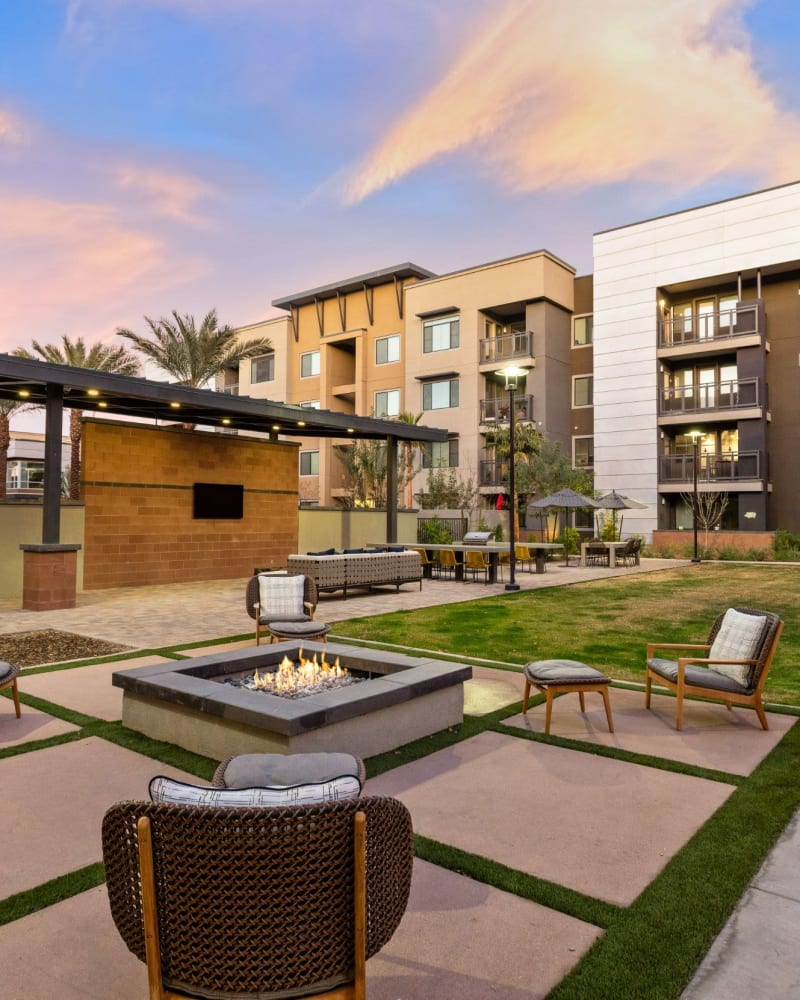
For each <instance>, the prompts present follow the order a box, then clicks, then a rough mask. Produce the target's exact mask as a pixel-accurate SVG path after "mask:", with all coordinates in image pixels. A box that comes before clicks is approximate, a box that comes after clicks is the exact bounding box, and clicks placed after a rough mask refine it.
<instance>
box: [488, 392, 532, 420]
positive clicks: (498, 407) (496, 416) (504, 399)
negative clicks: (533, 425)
mask: <svg viewBox="0 0 800 1000" xmlns="http://www.w3.org/2000/svg"><path fill="white" fill-rule="evenodd" d="M510 408H511V407H510V405H509V400H508V396H501V397H500V398H499V399H482V400H481V423H482V424H502V423H508V414H509V410H510ZM514 419H515V420H522V421H526V420H533V396H517V395H516V394H515V395H514Z"/></svg>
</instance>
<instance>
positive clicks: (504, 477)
mask: <svg viewBox="0 0 800 1000" xmlns="http://www.w3.org/2000/svg"><path fill="white" fill-rule="evenodd" d="M478 486H479V487H491V488H493V489H494V490H497V488H498V487H499V488H501V489H507V488H508V459H505V460H502V461H497V460H496V459H482V460H481V461H480V462H479V464H478Z"/></svg>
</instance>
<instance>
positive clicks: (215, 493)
mask: <svg viewBox="0 0 800 1000" xmlns="http://www.w3.org/2000/svg"><path fill="white" fill-rule="evenodd" d="M192 492H193V499H194V507H193V515H192V516H193V517H195V518H205V519H212V518H216V519H222V518H227V519H228V520H236V519H240V518H241V517H242V516H243V514H244V486H242V485H241V484H234V483H195V484H194V485H193V486H192Z"/></svg>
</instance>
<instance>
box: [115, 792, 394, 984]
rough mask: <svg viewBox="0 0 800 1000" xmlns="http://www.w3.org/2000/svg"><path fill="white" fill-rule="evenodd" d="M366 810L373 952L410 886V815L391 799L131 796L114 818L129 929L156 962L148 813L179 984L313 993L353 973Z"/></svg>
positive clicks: (132, 944) (121, 906)
mask: <svg viewBox="0 0 800 1000" xmlns="http://www.w3.org/2000/svg"><path fill="white" fill-rule="evenodd" d="M356 812H362V813H364V814H365V815H366V914H367V928H366V956H367V958H368V957H369V956H371V955H374V954H375V953H376V952H377V951H378V950H379V949H380V948H382V947H383V945H385V944H386V942H387V941H388V940H389V939H390V938H391V936H392V934H393V933H394V931H395V930H396V928H397V926H398V924H399V923H400V920H401V918H402V916H403V913H404V912H405V908H406V905H407V902H408V893H409V889H410V885H411V865H412V859H413V835H412V828H411V817H410V815H409V813H408V810H407V809H406V807H405V806H404V805H403V804H402V803H401V802H399V801H398V800H397V799H391V798H384V797H372V798H370V797H366V798H359V799H352V800H347V801H343V802H329V803H324V804H320V805H313V806H293V807H290V808H285V809H280V808H265V809H235V808H213V807H202V806H200V807H198V806H176V805H155V804H153V803H149V802H121V803H118V804H117V805H114V806H112V807H111V809H109V811H108V812H107V813H106V815H105V817H104V819H103V860H104V862H105V867H106V880H107V887H108V896H109V902H110V905H111V914H112V917H113V919H114V923H115V924H116V926H117V930H118V931H119V933H120V935H121V936H122V938H123V940H124V941H125V944H126V945H127V946H128V948H129V949H130V951H132V952H133V954H134V955H136V957H137V958H139V959H141V960H142V961H145V960H146V954H145V941H144V932H143V926H142V919H143V914H142V899H141V881H140V873H139V858H138V836H137V823H138V821H139V818H140V817H143V816H146V817H148V818H149V820H150V823H151V828H152V840H153V856H154V866H155V888H156V899H157V912H158V920H159V928H160V935H159V936H160V944H161V961H162V972H163V981H164V983H165V984H167V986H168V987H170V988H173V989H180V988H183V989H185V990H186V991H187V992H189V993H190V995H191V994H192V990H196V991H198V993H199V994H200V995H203V996H206V995H211V996H214V995H221V996H225V995H226V994H236V995H237V996H239V995H241V996H247V995H258V996H269V995H270V994H273V993H274V994H275V995H278V996H279V995H281V994H282V993H283V994H284V995H285V994H286V993H287V992H289V993H291V995H292V996H295V995H297V996H300V995H303V994H304V993H305V992H314V991H315V990H314V988H316V989H317V990H321V989H330V988H333V987H334V986H336V985H339V984H341V983H347V982H350V981H352V978H353V961H354V959H353V951H354V945H353V941H354V937H353V914H354V905H353V880H354V860H353V859H354V849H353V844H354V834H353V827H354V816H355V813H356ZM291 991H301V992H297V993H292V992H291Z"/></svg>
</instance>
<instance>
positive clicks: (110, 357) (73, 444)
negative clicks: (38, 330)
mask: <svg viewBox="0 0 800 1000" xmlns="http://www.w3.org/2000/svg"><path fill="white" fill-rule="evenodd" d="M32 343H33V353H32V352H31V351H28V350H26V349H25V348H24V347H20V348H19V349H18V350H16V351H14V354H15V355H16V356H17V357H19V358H29V359H31V360H36V355H37V354H38V355H39V357H40V358H42V359H43V360H44V361H49V362H50V364H53V365H71V366H72V367H73V368H94V369H96V370H97V371H100V372H111V373H113V374H115V375H138V374H139V362H138V361H137V360H136V358H135V357H134V356H133V355H132V354H131V353H130V351H127V350H126V349H125V348H124V347H109V346H108V345H107V344H93V345H92V346H91V347H90V348H89V349H88V350H87V349H86V344H84V342H83V338H82V337H78V338H77V340H74V341H73V340H70V338H69V337H66V336H65V337H62V338H61V346H59V345H58V344H40V343H39V342H38V341H36V340H34V341H33V342H32ZM82 413H83V411H82V410H79V409H77V408H74V409H71V410H70V411H69V443H70V468H69V498H70V500H77V499H78V498H79V497H80V493H81V434H82V426H81V416H82Z"/></svg>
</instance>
